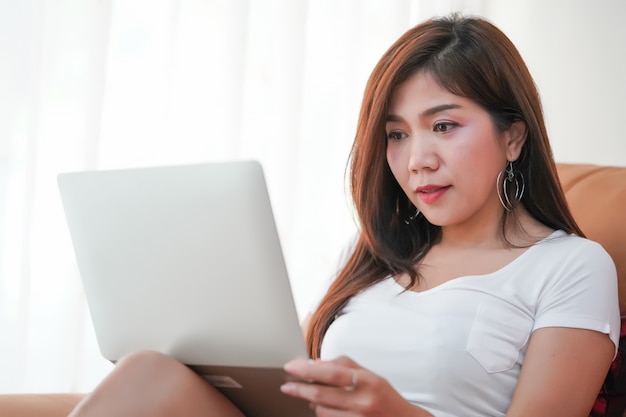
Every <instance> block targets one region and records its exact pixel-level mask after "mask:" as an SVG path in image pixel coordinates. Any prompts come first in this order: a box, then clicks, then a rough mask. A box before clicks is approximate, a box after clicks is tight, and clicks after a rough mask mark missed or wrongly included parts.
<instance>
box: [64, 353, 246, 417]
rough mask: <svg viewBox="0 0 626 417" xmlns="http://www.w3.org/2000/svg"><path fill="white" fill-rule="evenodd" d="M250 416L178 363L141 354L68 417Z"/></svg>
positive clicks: (123, 364) (117, 368) (125, 362)
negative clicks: (245, 414)
mask: <svg viewBox="0 0 626 417" xmlns="http://www.w3.org/2000/svg"><path fill="white" fill-rule="evenodd" d="M110 416H119V417H142V416H146V417H147V416H150V417H166V416H188V417H196V416H198V417H200V416H203V417H206V416H223V417H244V416H243V414H242V413H241V412H240V411H239V410H238V409H237V408H236V407H235V406H234V405H233V404H232V403H231V402H230V401H228V400H227V399H226V398H225V397H224V396H223V395H222V394H221V393H220V392H219V391H217V390H216V389H215V388H213V387H212V386H211V385H210V384H208V383H207V382H206V381H204V380H203V379H202V378H201V377H200V376H198V375H197V374H196V373H195V372H193V371H192V370H190V369H189V368H187V367H186V366H184V365H183V364H181V363H180V362H178V361H176V360H175V359H173V358H171V357H169V356H167V355H163V354H160V353H156V352H137V353H134V354H131V355H129V356H127V357H125V358H123V359H122V360H120V361H118V363H117V364H116V366H115V368H114V369H113V371H111V373H110V374H109V375H108V376H107V377H106V378H105V379H104V381H102V383H101V384H100V385H99V386H98V387H97V388H96V389H95V390H94V391H93V392H92V393H91V394H90V395H89V396H87V397H86V398H85V399H84V400H83V401H81V402H80V403H79V404H78V406H76V408H75V409H74V411H72V413H70V415H69V416H68V417H110Z"/></svg>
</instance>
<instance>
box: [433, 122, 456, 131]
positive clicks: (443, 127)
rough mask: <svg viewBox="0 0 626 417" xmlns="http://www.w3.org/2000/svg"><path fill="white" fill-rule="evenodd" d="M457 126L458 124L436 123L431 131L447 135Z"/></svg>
mask: <svg viewBox="0 0 626 417" xmlns="http://www.w3.org/2000/svg"><path fill="white" fill-rule="evenodd" d="M457 126H458V123H453V122H438V123H435V125H434V126H433V131H434V132H437V133H447V132H449V131H451V130H452V129H454V128H455V127H457Z"/></svg>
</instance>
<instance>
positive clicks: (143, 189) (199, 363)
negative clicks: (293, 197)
mask: <svg viewBox="0 0 626 417" xmlns="http://www.w3.org/2000/svg"><path fill="white" fill-rule="evenodd" d="M58 185H59V189H60V192H61V198H62V202H63V206H64V209H65V214H66V218H67V223H68V226H69V231H70V235H71V238H72V242H73V246H74V251H75V254H76V260H77V264H78V268H79V272H80V275H81V278H82V282H83V286H84V291H85V295H86V298H87V303H88V305H89V310H90V313H91V317H92V320H93V325H94V329H95V333H96V337H97V340H98V344H99V348H100V351H101V353H102V355H103V356H104V357H105V358H106V359H108V360H110V361H112V362H115V361H117V360H118V359H120V358H121V357H122V356H124V355H125V354H127V353H129V352H132V351H136V350H144V349H149V350H155V351H159V352H163V353H166V354H169V355H171V356H173V357H175V358H177V359H178V360H180V361H181V362H183V363H184V364H186V365H188V366H190V367H191V368H192V369H194V370H195V371H196V372H198V373H199V374H200V375H202V376H204V377H205V378H206V379H207V381H209V382H210V383H212V384H213V385H215V386H216V387H217V388H218V389H220V390H221V391H222V392H223V393H224V395H226V396H227V397H228V398H230V399H231V400H232V401H233V402H234V403H235V404H236V405H237V406H238V407H239V408H240V409H241V410H242V411H243V413H244V414H245V415H246V416H250V417H265V416H267V417H280V416H289V417H292V416H310V415H312V414H313V413H312V411H311V410H310V409H309V407H308V404H307V403H306V402H305V401H302V400H299V399H294V398H291V397H288V396H286V395H284V394H282V393H281V392H280V390H279V387H280V385H281V384H282V383H283V382H284V381H285V379H286V378H287V376H286V374H285V373H284V371H283V370H282V366H283V365H284V364H285V363H286V362H287V361H289V360H291V359H293V358H297V357H307V353H306V349H305V345H304V340H303V337H302V333H301V331H300V327H299V322H298V316H297V314H296V308H295V305H294V301H293V297H292V292H291V288H290V283H289V279H288V276H287V270H286V267H285V262H284V259H283V254H282V251H281V246H280V242H279V237H278V234H277V231H276V226H275V222H274V217H273V214H272V209H271V205H270V200H269V197H268V192H267V187H266V183H265V179H264V175H263V170H262V167H261V165H260V164H259V163H258V162H255V161H236V162H221V163H206V164H197V165H185V166H166V167H150V168H138V169H124V170H106V171H89V172H73V173H64V174H60V175H59V176H58Z"/></svg>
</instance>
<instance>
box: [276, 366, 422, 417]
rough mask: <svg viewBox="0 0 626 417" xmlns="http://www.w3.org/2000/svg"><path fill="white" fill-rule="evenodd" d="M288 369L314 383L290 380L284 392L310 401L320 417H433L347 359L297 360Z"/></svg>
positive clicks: (378, 378)
mask: <svg viewBox="0 0 626 417" xmlns="http://www.w3.org/2000/svg"><path fill="white" fill-rule="evenodd" d="M285 370H286V371H287V372H288V373H289V374H291V375H293V376H294V377H296V378H298V379H300V380H303V381H311V382H298V381H288V382H286V383H285V384H284V385H283V386H282V387H281V390H282V391H283V392H284V393H285V394H287V395H290V396H293V397H299V398H303V399H305V400H308V401H310V402H311V408H313V410H315V414H316V415H317V416H318V417H332V416H363V417H365V416H367V417H380V416H394V417H404V416H406V417H409V416H410V417H421V416H431V414H429V413H428V412H426V411H425V410H423V409H420V408H418V407H416V406H414V405H412V404H410V403H409V402H408V401H406V400H405V399H404V398H402V396H401V395H400V394H399V393H398V392H397V391H396V390H394V389H393V388H392V387H391V385H389V383H388V382H387V381H386V380H385V379H383V378H381V377H380V376H378V375H376V374H374V373H372V372H370V371H368V370H367V369H364V368H362V367H360V366H359V365H358V364H357V363H356V362H354V361H353V360H351V359H349V358H347V357H345V356H342V357H339V358H337V359H335V360H332V361H320V360H317V361H307V360H294V361H291V362H289V363H287V364H286V365H285Z"/></svg>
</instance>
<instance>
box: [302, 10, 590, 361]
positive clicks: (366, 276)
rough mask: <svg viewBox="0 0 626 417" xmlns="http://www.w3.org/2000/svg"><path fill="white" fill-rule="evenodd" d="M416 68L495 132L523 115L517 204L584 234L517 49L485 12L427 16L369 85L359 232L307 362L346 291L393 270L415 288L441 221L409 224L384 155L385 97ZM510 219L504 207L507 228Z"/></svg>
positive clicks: (358, 164)
mask: <svg viewBox="0 0 626 417" xmlns="http://www.w3.org/2000/svg"><path fill="white" fill-rule="evenodd" d="M417 71H424V72H425V73H428V74H429V75H430V76H432V77H433V78H434V79H435V80H436V81H437V82H438V83H439V84H440V85H441V86H442V87H444V88H445V89H447V90H449V91H450V92H451V93H453V94H456V95H459V96H463V97H467V98H469V99H471V100H474V101H475V102H476V103H478V104H479V105H480V106H482V107H483V108H484V109H485V110H486V111H487V112H489V114H490V115H491V118H492V120H493V123H494V125H495V126H496V128H497V129H499V130H500V131H504V130H506V129H508V128H509V127H510V126H511V124H512V123H513V122H515V121H518V120H521V121H523V122H524V123H525V124H526V127H527V137H526V142H525V144H524V146H523V148H522V153H521V156H520V158H519V159H518V160H517V161H515V163H514V167H515V169H517V170H520V171H521V172H522V175H523V176H524V178H525V180H526V192H525V193H524V195H523V198H522V201H521V203H522V204H523V205H524V207H525V208H526V209H527V210H528V212H529V213H530V214H531V215H532V216H533V217H534V218H536V219H537V220H539V221H540V222H542V223H543V224H545V225H547V226H549V227H551V228H554V229H562V230H565V231H566V232H568V233H575V234H578V235H581V236H582V232H581V231H580V229H579V228H578V226H577V225H576V223H575V221H574V219H573V218H572V215H571V213H570V211H569V209H568V206H567V203H566V201H565V197H564V194H563V191H562V189H561V186H560V183H559V180H558V178H557V173H556V166H555V163H554V159H553V156H552V150H551V147H550V143H549V141H548V135H547V133H546V128H545V123H544V119H543V111H542V108H541V102H540V99H539V94H538V92H537V89H536V87H535V84H534V82H533V79H532V77H531V75H530V73H529V71H528V69H527V67H526V65H525V63H524V61H523V60H522V58H521V56H520V54H519V52H518V51H517V49H516V48H515V46H514V45H513V44H512V43H511V41H510V40H509V39H508V38H507V37H506V35H504V33H502V32H501V31H500V30H499V29H498V28H496V27H495V26H494V25H492V24H491V23H489V22H488V21H486V20H484V19H482V18H478V17H465V16H461V15H458V14H455V15H451V16H448V17H444V18H438V19H432V20H429V21H426V22H424V23H422V24H420V25H418V26H416V27H414V28H412V29H410V30H409V31H407V32H406V33H405V34H404V35H402V36H401V37H400V38H399V39H398V40H397V41H396V42H395V43H394V44H393V45H392V46H391V47H390V48H389V49H388V50H387V52H386V53H385V54H384V55H383V57H382V58H381V59H380V61H379V62H378V64H377V65H376V67H375V68H374V71H373V72H372V74H371V76H370V78H369V80H368V82H367V86H366V88H365V95H364V97H363V102H362V105H361V112H360V115H359V120H358V126H357V131H356V137H355V140H354V143H353V146H352V151H351V155H350V164H349V176H350V177H349V178H350V184H351V192H352V198H353V201H354V205H355V208H356V214H357V217H358V220H359V223H360V226H361V233H360V236H359V239H358V241H357V243H356V246H355V249H354V252H353V253H352V255H351V257H350V258H349V260H348V262H347V264H346V265H345V267H344V268H343V269H342V271H341V272H340V273H339V275H338V277H337V279H336V280H335V281H334V283H333V284H332V285H331V287H330V288H329V290H328V292H327V294H326V296H325V297H324V298H323V299H322V301H321V303H320V305H319V307H318V309H317V310H316V311H315V313H314V314H313V316H312V318H311V322H310V326H309V329H308V334H307V345H308V348H309V353H310V354H311V357H313V358H317V357H319V355H320V348H321V342H322V339H323V337H324V334H325V333H326V330H327V329H328V327H329V326H330V324H331V323H332V321H333V320H334V318H335V316H336V315H337V314H338V313H339V312H340V310H341V309H342V308H343V307H344V306H345V304H346V303H347V302H348V300H349V299H350V298H351V297H353V296H354V295H356V294H358V293H359V292H361V291H363V290H364V289H366V288H368V287H370V286H371V285H373V284H375V283H377V282H379V281H381V280H383V279H385V278H386V277H388V276H389V275H395V274H399V273H407V274H408V275H409V276H410V278H411V284H410V285H414V284H415V282H416V280H418V279H419V274H418V271H417V268H416V265H417V264H418V263H419V261H420V260H421V259H422V258H423V257H424V255H425V254H426V253H427V252H428V250H429V249H430V248H431V247H432V246H433V245H434V244H435V243H437V242H438V241H439V239H440V237H441V229H440V227H439V226H435V225H432V224H431V223H429V222H428V221H427V220H426V219H425V218H424V217H423V216H419V217H417V218H415V219H414V220H413V221H411V222H410V223H409V224H408V225H407V223H406V222H405V220H406V219H408V218H409V217H410V216H411V214H412V211H413V210H415V208H414V206H413V205H412V204H411V203H410V201H409V200H408V198H407V196H406V195H405V193H404V192H403V191H402V189H401V188H400V186H399V185H398V183H397V182H396V180H395V178H394V176H393V174H392V173H391V170H390V169H389V166H388V164H387V159H386V146H387V145H386V139H385V121H386V116H387V106H388V103H389V99H390V96H391V94H392V93H393V91H394V89H395V88H396V87H397V86H398V85H400V84H401V83H402V82H404V81H405V80H406V79H407V78H409V77H410V76H411V75H412V74H414V73H416V72H417ZM506 216H507V212H506V210H505V213H504V214H503V218H502V219H501V224H502V225H503V233H504V224H505V223H506ZM505 239H506V238H505Z"/></svg>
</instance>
